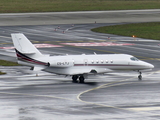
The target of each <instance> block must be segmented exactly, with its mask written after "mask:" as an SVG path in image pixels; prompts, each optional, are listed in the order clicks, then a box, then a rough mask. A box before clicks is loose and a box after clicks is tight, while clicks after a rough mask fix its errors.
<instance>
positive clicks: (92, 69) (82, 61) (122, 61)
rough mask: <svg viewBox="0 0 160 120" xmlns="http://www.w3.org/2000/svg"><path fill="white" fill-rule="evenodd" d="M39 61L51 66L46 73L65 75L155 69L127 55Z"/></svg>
mask: <svg viewBox="0 0 160 120" xmlns="http://www.w3.org/2000/svg"><path fill="white" fill-rule="evenodd" d="M38 60H39V61H43V62H46V63H49V66H48V67H45V68H44V70H45V71H48V72H53V73H56V74H63V75H75V74H85V73H106V72H110V71H112V70H144V69H152V68H153V67H154V66H153V65H152V64H149V63H147V62H144V61H141V60H138V59H137V58H135V57H133V56H131V55H127V54H101V55H85V54H83V55H65V56H48V57H47V56H44V57H40V58H38ZM25 65H26V64H25ZM28 65H29V66H32V64H28ZM33 66H35V65H33Z"/></svg>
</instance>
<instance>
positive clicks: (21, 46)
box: [11, 33, 42, 58]
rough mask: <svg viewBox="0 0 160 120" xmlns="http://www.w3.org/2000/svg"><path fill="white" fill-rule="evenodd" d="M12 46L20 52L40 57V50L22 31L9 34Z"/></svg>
mask: <svg viewBox="0 0 160 120" xmlns="http://www.w3.org/2000/svg"><path fill="white" fill-rule="evenodd" d="M11 37H12V41H13V44H14V47H15V49H16V50H17V51H19V52H20V53H23V54H25V55H28V56H30V57H33V58H37V57H41V56H42V54H41V52H40V51H39V50H38V49H37V48H36V47H35V46H34V45H33V44H32V43H31V42H30V41H29V40H28V39H27V37H26V36H25V35H24V34H22V33H14V34H11Z"/></svg>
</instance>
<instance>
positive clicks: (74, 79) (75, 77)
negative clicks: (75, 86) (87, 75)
mask: <svg viewBox="0 0 160 120" xmlns="http://www.w3.org/2000/svg"><path fill="white" fill-rule="evenodd" d="M77 79H78V75H73V76H72V82H73V83H78V81H77Z"/></svg>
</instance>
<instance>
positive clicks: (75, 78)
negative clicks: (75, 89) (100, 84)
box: [72, 75, 85, 83]
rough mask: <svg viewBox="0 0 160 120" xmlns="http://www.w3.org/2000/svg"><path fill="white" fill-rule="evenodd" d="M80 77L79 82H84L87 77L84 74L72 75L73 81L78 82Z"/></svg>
mask: <svg viewBox="0 0 160 120" xmlns="http://www.w3.org/2000/svg"><path fill="white" fill-rule="evenodd" d="M78 78H79V83H84V80H85V78H84V76H83V75H80V76H78V75H73V76H72V82H73V83H78V80H77V79H78Z"/></svg>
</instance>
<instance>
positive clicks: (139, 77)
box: [138, 72, 142, 80]
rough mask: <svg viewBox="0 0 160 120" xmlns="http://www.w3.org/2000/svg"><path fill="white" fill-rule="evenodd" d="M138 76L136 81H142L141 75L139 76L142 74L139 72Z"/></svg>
mask: <svg viewBox="0 0 160 120" xmlns="http://www.w3.org/2000/svg"><path fill="white" fill-rule="evenodd" d="M139 74H140V75H139V76H138V79H139V80H142V75H141V74H142V73H141V72H139Z"/></svg>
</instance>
